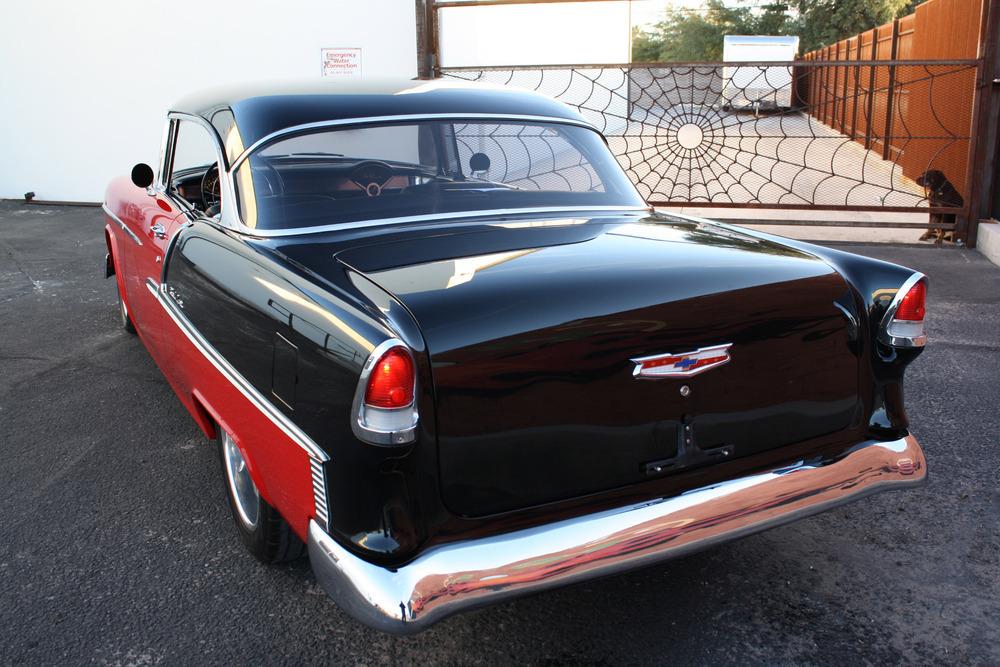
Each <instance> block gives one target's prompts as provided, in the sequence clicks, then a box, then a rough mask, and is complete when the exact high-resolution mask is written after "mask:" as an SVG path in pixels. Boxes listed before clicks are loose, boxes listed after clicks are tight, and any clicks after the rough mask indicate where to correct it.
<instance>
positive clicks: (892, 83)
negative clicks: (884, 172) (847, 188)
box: [882, 19, 899, 160]
mask: <svg viewBox="0 0 1000 667" xmlns="http://www.w3.org/2000/svg"><path fill="white" fill-rule="evenodd" d="M898 46H899V19H894V20H893V22H892V43H891V45H890V46H889V60H892V61H894V62H895V60H896V48H897V47H898ZM895 101H896V65H895V64H892V65H889V83H888V84H887V85H886V100H885V135H884V137H883V140H882V159H883V160H888V159H889V158H890V156H891V155H892V150H891V149H892V112H893V106H894V104H895Z"/></svg>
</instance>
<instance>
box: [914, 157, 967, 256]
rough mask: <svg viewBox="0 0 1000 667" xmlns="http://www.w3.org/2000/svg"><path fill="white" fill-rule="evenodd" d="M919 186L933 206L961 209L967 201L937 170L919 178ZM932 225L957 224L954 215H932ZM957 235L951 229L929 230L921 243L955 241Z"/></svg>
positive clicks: (928, 171)
mask: <svg viewBox="0 0 1000 667" xmlns="http://www.w3.org/2000/svg"><path fill="white" fill-rule="evenodd" d="M917 185H921V186H923V188H924V195H925V196H926V197H927V201H928V203H929V204H930V205H931V206H947V207H952V208H961V207H963V206H965V200H964V199H962V195H961V194H959V192H958V190H956V189H955V186H954V185H952V184H951V181H949V180H948V179H947V177H945V175H944V173H943V172H941V171H939V170H937V169H929V170H927V171H925V172H924V173H922V174H920V176H919V177H917ZM930 224H932V225H935V224H955V214H954V213H931V219H930ZM954 238H955V233H954V232H953V231H952V230H950V229H928V230H927V231H926V232H924V233H923V235H921V237H920V240H921V241H929V240H930V239H934V242H935V243H941V242H942V241H953V240H954Z"/></svg>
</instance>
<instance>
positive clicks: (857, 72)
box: [851, 35, 864, 141]
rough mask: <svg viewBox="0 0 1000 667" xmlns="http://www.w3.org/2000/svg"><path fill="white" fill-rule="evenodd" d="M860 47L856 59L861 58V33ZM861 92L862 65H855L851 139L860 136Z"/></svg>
mask: <svg viewBox="0 0 1000 667" xmlns="http://www.w3.org/2000/svg"><path fill="white" fill-rule="evenodd" d="M857 39H858V48H857V51H856V52H855V54H854V59H855V60H861V42H862V41H864V40H862V39H861V35H858V37H857ZM860 92H861V65H855V66H854V105H853V108H854V110H853V111H852V112H851V139H853V140H855V141H856V140H857V138H858V97H859V93H860Z"/></svg>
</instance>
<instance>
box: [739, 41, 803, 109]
mask: <svg viewBox="0 0 1000 667" xmlns="http://www.w3.org/2000/svg"><path fill="white" fill-rule="evenodd" d="M798 53H799V38H798V37H796V36H791V37H789V36H777V35H775V36H772V35H726V37H725V39H724V42H723V47H722V60H723V61H724V62H726V63H753V64H747V65H743V66H729V65H727V66H726V67H724V68H723V75H722V76H723V81H724V83H723V89H722V99H723V108H724V109H725V110H727V111H729V110H733V111H748V110H749V111H753V112H754V113H758V112H760V111H777V110H783V109H791V108H792V98H793V88H794V86H793V78H792V66H791V65H790V64H785V65H776V66H773V67H771V66H768V65H766V64H765V63H769V62H780V63H790V62H791V61H793V60H795V58H796V56H797V55H798Z"/></svg>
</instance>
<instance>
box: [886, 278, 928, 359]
mask: <svg viewBox="0 0 1000 667" xmlns="http://www.w3.org/2000/svg"><path fill="white" fill-rule="evenodd" d="M926 303H927V279H926V278H925V277H924V276H923V275H921V274H919V273H915V274H913V275H912V276H911V277H910V278H909V279H908V280H907V281H906V282H905V283H903V286H902V287H900V288H899V291H898V292H896V296H895V298H893V300H892V303H890V304H889V308H888V310H887V311H886V313H885V317H884V318H883V319H882V331H881V335H880V338H881V340H882V342H883V343H885V344H887V345H892V346H893V347H923V345H924V344H925V343H926V342H927V336H926V334H924V315H925V314H926Z"/></svg>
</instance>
